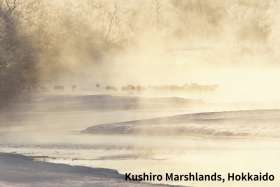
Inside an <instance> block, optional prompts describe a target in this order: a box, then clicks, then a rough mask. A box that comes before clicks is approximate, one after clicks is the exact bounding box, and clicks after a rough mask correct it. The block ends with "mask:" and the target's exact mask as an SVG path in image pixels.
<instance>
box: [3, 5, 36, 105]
mask: <svg viewBox="0 0 280 187" xmlns="http://www.w3.org/2000/svg"><path fill="white" fill-rule="evenodd" d="M17 5H18V2H17V0H0V109H1V108H3V107H6V106H7V104H8V103H9V102H10V101H11V100H14V99H15V98H18V96H21V97H22V96H23V95H25V94H24V92H25V93H27V92H28V91H30V90H31V88H32V87H33V86H34V85H35V84H36V80H37V75H36V74H37V71H36V53H35V51H34V49H33V48H32V45H31V42H30V41H29V40H28V39H27V37H25V36H24V34H23V33H21V31H20V29H19V26H18V21H19V20H18V18H17V16H15V14H14V12H15V11H16V8H17Z"/></svg>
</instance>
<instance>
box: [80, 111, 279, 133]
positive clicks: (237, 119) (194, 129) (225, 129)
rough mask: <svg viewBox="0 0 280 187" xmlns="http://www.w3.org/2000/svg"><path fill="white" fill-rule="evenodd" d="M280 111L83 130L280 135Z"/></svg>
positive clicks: (162, 119) (136, 122) (200, 115)
mask: <svg viewBox="0 0 280 187" xmlns="http://www.w3.org/2000/svg"><path fill="white" fill-rule="evenodd" d="M279 121H280V110H243V111H224V112H204V113H194V114H179V115H174V116H169V117H160V118H152V119H144V120H134V121H126V122H121V123H110V124H101V125H95V126H92V127H89V128H87V129H85V130H83V131H82V132H83V133H88V134H145V135H177V136H178V135H185V136H189V135H194V136H201V135H203V136H215V137H217V136H218V137H269V138H276V137H277V138H279V137H280V128H279V125H278V124H279Z"/></svg>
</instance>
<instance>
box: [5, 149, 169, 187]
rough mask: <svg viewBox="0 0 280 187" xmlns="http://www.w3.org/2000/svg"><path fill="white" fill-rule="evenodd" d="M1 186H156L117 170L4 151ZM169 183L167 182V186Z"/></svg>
mask: <svg viewBox="0 0 280 187" xmlns="http://www.w3.org/2000/svg"><path fill="white" fill-rule="evenodd" d="M0 186H1V187H8V186H13V187H19V186H20V187H37V186H38V187H49V186H50V187H51V186H52V187H53V186H56V187H65V186H67V187H82V186H83V187H87V186H88V187H93V186H94V187H120V186H122V187H152V186H166V185H151V184H140V183H129V182H126V181H125V180H124V178H123V176H122V175H121V174H119V173H118V172H117V171H116V170H111V169H102V168H90V167H83V166H70V165H66V164H53V163H46V162H40V161H34V160H33V159H32V158H30V157H26V156H22V155H17V154H8V153H0ZM166 187H167V186H166Z"/></svg>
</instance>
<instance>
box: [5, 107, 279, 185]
mask: <svg viewBox="0 0 280 187" xmlns="http://www.w3.org/2000/svg"><path fill="white" fill-rule="evenodd" d="M179 113H186V111H171V112H170V111H168V112H166V111H164V112H163V111H160V112H159V111H157V110H154V111H153V110H126V111H107V112H104V111H103V112H92V111H82V112H81V111H79V112H69V111H68V112H29V113H27V112H26V113H20V114H17V118H13V119H12V120H6V121H5V127H2V128H1V132H0V133H1V138H0V139H1V144H0V152H16V153H20V154H25V155H28V156H33V157H34V158H35V159H38V160H44V161H50V162H57V163H67V164H73V165H85V166H91V167H104V168H112V169H117V170H118V171H120V172H121V173H125V172H135V173H142V172H154V173H165V172H174V173H178V174H186V173H188V172H200V173H202V174H208V173H210V174H211V173H214V172H218V173H222V174H224V175H226V173H227V172H255V173H257V174H258V173H259V172H263V173H265V172H270V173H272V174H274V175H275V177H276V181H275V182H271V183H266V184H265V186H266V187H267V186H275V187H276V186H277V187H278V186H279V184H280V183H279V180H277V178H279V177H280V170H279V168H280V162H279V158H280V144H279V139H276V138H274V139H272V138H270V139H269V138H254V139H253V138H234V137H231V138H225V137H203V136H151V135H150V136H148V135H145V134H141V135H137V136H136V135H129V134H127V135H94V134H93V135H89V134H83V133H80V132H79V131H80V130H83V129H85V128H87V127H89V126H92V125H95V124H104V123H113V122H120V120H121V121H129V120H136V119H145V118H152V117H160V116H171V115H174V114H179ZM15 115H16V114H15ZM3 119H4V118H2V121H1V123H2V124H3ZM200 126H201V124H200ZM206 127H207V124H205V128H206ZM171 184H177V183H175V182H173V183H171ZM180 184H183V185H193V186H237V185H238V186H257V187H258V186H259V187H263V183H251V182H250V183H246V182H244V183H242V182H241V183H224V184H222V183H218V182H216V183H215V182H213V183H209V182H207V183H206V182H205V183H204V182H200V183H196V182H181V183H180Z"/></svg>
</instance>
